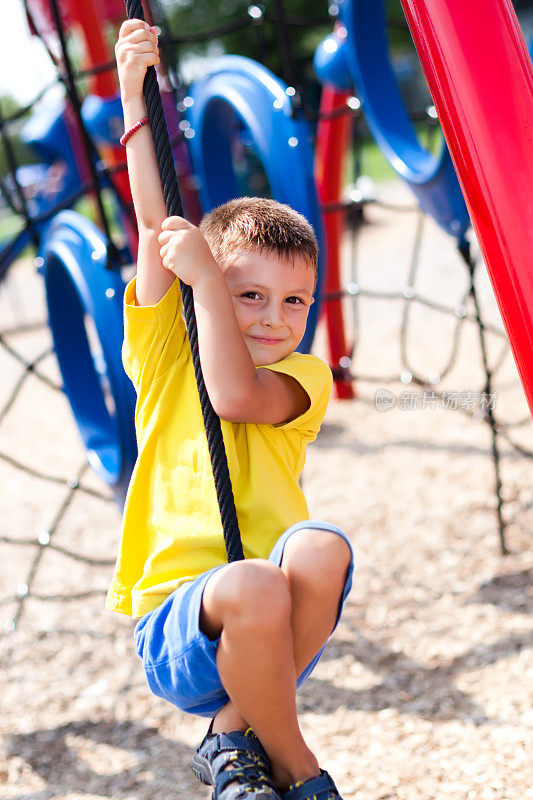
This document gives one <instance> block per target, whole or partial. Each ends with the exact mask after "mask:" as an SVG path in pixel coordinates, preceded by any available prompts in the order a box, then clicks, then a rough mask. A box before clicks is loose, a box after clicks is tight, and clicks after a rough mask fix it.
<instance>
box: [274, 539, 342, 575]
mask: <svg viewBox="0 0 533 800" xmlns="http://www.w3.org/2000/svg"><path fill="white" fill-rule="evenodd" d="M351 558H352V551H351V548H350V546H349V544H348V542H347V541H346V540H345V539H344V538H343V537H342V536H339V534H337V533H335V532H333V531H328V530H319V529H316V528H302V529H301V530H299V531H297V532H296V533H294V534H293V535H292V536H291V537H290V538H289V540H288V542H287V544H286V545H285V552H284V554H283V563H282V569H283V571H284V572H285V573H286V575H287V578H288V580H289V583H290V582H291V581H299V582H302V581H303V582H305V581H308V582H314V581H316V580H317V578H318V583H319V584H320V585H323V584H324V582H335V583H336V582H338V581H340V580H344V579H345V578H346V573H347V571H348V567H349V565H350V561H351Z"/></svg>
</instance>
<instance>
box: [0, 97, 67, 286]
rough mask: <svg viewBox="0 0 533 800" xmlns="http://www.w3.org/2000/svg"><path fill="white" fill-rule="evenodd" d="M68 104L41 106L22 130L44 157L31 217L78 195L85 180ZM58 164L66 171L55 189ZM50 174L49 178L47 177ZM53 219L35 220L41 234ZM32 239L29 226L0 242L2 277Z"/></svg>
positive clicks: (21, 171) (21, 175)
mask: <svg viewBox="0 0 533 800" xmlns="http://www.w3.org/2000/svg"><path fill="white" fill-rule="evenodd" d="M72 126H73V123H72V121H71V120H70V117H69V112H68V107H67V105H66V103H65V101H64V100H61V101H60V102H59V103H54V104H52V105H50V104H47V105H45V106H42V107H41V108H39V109H38V110H37V111H34V112H33V113H32V115H31V117H30V118H29V119H28V120H27V121H26V123H25V124H24V127H23V128H22V130H21V133H20V138H21V139H22V141H23V142H24V143H25V144H26V145H27V146H28V147H29V148H31V149H32V150H33V151H34V152H35V154H36V155H38V156H39V157H40V158H41V159H42V162H43V163H42V164H40V165H38V166H39V169H40V170H41V173H42V175H43V179H42V181H41V187H42V188H41V189H40V191H38V192H37V193H36V194H35V196H34V197H32V198H31V200H28V209H29V213H30V215H31V217H32V218H34V219H37V218H39V217H41V216H43V215H46V214H48V213H49V212H51V211H52V210H53V209H54V208H55V207H57V206H58V205H60V204H61V203H63V202H65V200H67V198H69V197H72V196H75V195H76V193H77V192H78V190H79V188H80V184H81V182H82V179H81V176H80V171H79V166H78V163H77V161H76V154H75V152H74V148H73V138H72V137H73V136H75V135H76V132H75V131H74V130H73V128H72ZM54 166H59V167H61V168H62V170H63V174H62V176H61V178H60V180H59V181H58V187H57V189H56V190H55V191H54V190H53V189H52V188H51V187H50V183H51V181H50V180H49V178H50V177H51V176H52V169H53V167H54ZM27 172H28V167H27V166H22V167H19V168H18V169H17V176H18V177H19V179H20V183H21V184H24V182H25V180H24V178H25V174H26V173H27ZM47 175H48V178H47ZM49 224H50V219H49V218H45V219H42V220H41V221H40V222H36V223H34V227H35V230H36V232H37V234H38V236H45V235H46V228H47V226H48V225H49ZM31 241H32V237H31V236H30V232H29V230H28V229H27V228H24V229H23V230H21V231H20V233H19V234H17V236H15V237H12V238H11V239H10V241H9V242H7V243H6V242H5V240H4V241H2V242H0V280H1V278H2V277H3V275H4V274H5V272H6V271H7V269H8V268H9V266H10V264H11V263H12V262H13V261H14V260H15V258H17V256H18V255H20V253H21V252H22V251H23V250H24V248H25V247H27V246H28V244H30V243H31Z"/></svg>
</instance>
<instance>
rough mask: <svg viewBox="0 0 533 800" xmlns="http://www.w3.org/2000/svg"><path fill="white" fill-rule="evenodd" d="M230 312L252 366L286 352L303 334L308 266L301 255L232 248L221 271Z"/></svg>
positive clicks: (309, 293) (309, 295)
mask: <svg viewBox="0 0 533 800" xmlns="http://www.w3.org/2000/svg"><path fill="white" fill-rule="evenodd" d="M224 277H225V278H226V281H227V284H228V287H229V290H230V294H231V296H232V299H233V305H234V307H235V314H236V316H237V321H238V323H239V327H240V329H241V333H242V335H243V336H244V341H245V342H246V345H247V347H248V350H249V351H250V355H251V356H252V359H253V362H254V364H255V366H256V367H264V366H266V365H267V364H275V363H276V362H277V361H281V359H282V358H285V357H286V356H288V355H290V354H291V353H292V352H293V351H294V350H296V348H297V347H298V345H299V344H300V342H301V340H302V337H303V335H304V333H305V326H306V323H307V315H308V314H309V309H310V307H311V304H312V303H313V302H314V301H313V288H314V283H315V274H314V270H313V268H312V267H311V266H309V264H308V263H307V262H306V261H304V259H303V258H300V259H295V261H294V264H293V263H292V262H291V261H288V260H284V259H281V258H280V257H279V256H277V255H276V254H275V253H267V252H261V251H259V250H250V251H248V250H236V251H235V252H234V253H233V254H232V257H231V260H230V261H229V265H228V267H227V268H226V269H225V270H224Z"/></svg>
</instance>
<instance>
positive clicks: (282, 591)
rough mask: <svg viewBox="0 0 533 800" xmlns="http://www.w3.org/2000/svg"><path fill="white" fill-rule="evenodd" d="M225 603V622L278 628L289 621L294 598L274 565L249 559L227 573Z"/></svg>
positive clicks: (233, 566)
mask: <svg viewBox="0 0 533 800" xmlns="http://www.w3.org/2000/svg"><path fill="white" fill-rule="evenodd" d="M222 603H223V609H224V614H225V616H226V621H228V620H229V619H231V620H232V621H233V622H239V623H240V624H241V625H247V624H249V625H250V626H251V627H255V626H259V625H260V626H261V628H262V630H264V629H265V627H267V628H268V627H269V626H272V627H274V628H278V627H279V624H280V622H281V621H282V620H284V619H290V613H291V595H290V592H289V587H288V584H287V580H286V578H285V576H284V574H283V572H282V571H281V570H280V568H279V567H277V566H276V565H275V564H272V563H270V562H269V561H265V560H263V559H259V558H258V559H248V560H246V561H240V562H238V563H237V564H232V565H231V569H228V570H227V574H226V581H225V586H224V587H223V594H222Z"/></svg>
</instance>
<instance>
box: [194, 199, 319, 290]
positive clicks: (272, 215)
mask: <svg viewBox="0 0 533 800" xmlns="http://www.w3.org/2000/svg"><path fill="white" fill-rule="evenodd" d="M200 230H201V231H202V233H203V235H204V236H205V238H206V239H207V243H208V245H209V247H210V248H211V251H212V253H213V255H214V257H215V260H216V261H218V263H219V264H220V266H221V268H222V269H225V268H226V267H227V266H228V261H229V257H230V256H231V253H232V252H234V251H235V250H240V249H243V250H252V249H253V250H255V249H258V250H260V251H266V252H271V253H275V254H276V255H278V256H280V257H281V258H286V259H288V260H289V261H292V262H293V263H294V260H295V259H296V258H298V257H300V258H303V259H304V260H305V261H307V262H308V263H309V266H310V267H312V268H313V269H314V271H315V282H316V272H317V261H318V243H317V240H316V236H315V233H314V231H313V228H312V226H311V225H310V224H309V222H308V221H307V220H306V218H305V217H304V216H302V214H299V213H298V212H297V211H294V209H292V208H291V207H290V206H287V205H284V204H283V203H278V202H277V200H271V199H269V198H266V197H238V198H236V199H235V200H229V202H227V203H224V204H223V205H221V206H218V207H217V208H214V209H213V210H212V211H210V212H209V213H208V214H206V215H205V217H204V218H203V219H202V221H201V223H200Z"/></svg>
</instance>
